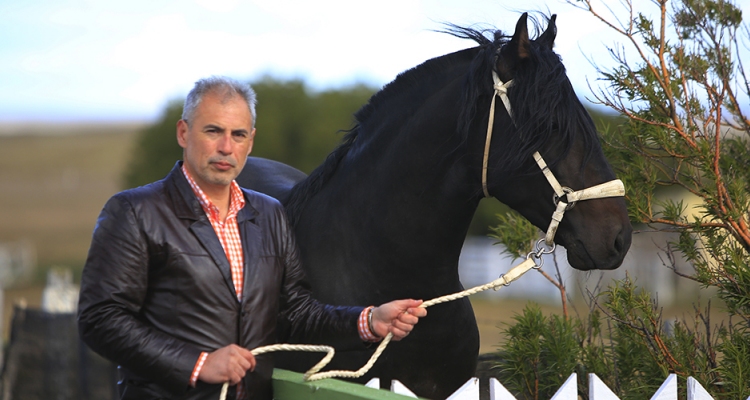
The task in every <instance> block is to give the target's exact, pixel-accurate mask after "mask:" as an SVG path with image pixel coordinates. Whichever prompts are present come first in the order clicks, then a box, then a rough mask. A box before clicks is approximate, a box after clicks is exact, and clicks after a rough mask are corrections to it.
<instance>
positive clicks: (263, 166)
mask: <svg viewBox="0 0 750 400" xmlns="http://www.w3.org/2000/svg"><path fill="white" fill-rule="evenodd" d="M305 178H307V174H305V173H304V172H302V171H300V170H298V169H297V168H294V167H292V166H290V165H287V164H284V163H282V162H278V161H274V160H270V159H267V158H261V157H248V158H247V162H246V163H245V167H244V168H243V169H242V171H241V172H240V174H239V176H237V178H236V180H237V183H238V184H239V185H240V186H242V187H243V188H247V189H250V190H254V191H256V192H260V193H263V194H266V195H268V196H271V197H273V198H275V199H277V200H278V201H279V202H281V203H282V204H286V202H287V200H288V199H289V194H290V192H291V190H292V188H293V187H294V185H296V184H297V183H298V182H300V181H302V180H304V179H305Z"/></svg>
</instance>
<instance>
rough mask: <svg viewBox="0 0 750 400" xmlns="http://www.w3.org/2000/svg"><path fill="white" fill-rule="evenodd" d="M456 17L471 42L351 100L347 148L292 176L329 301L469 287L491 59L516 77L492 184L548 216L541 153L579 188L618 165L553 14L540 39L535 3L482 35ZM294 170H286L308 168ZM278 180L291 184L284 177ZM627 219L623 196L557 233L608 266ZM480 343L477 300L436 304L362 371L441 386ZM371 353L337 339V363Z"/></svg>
mask: <svg viewBox="0 0 750 400" xmlns="http://www.w3.org/2000/svg"><path fill="white" fill-rule="evenodd" d="M448 30H449V33H451V34H453V35H455V36H458V37H463V38H467V39H473V40H474V41H476V42H477V43H478V47H474V48H470V49H467V50H463V51H459V52H456V53H452V54H448V55H445V56H442V57H438V58H435V59H432V60H429V61H426V62H425V63H423V64H422V65H420V66H418V67H415V68H413V69H411V70H409V71H406V72H404V73H402V74H400V75H399V76H398V77H397V78H396V80H395V81H393V82H392V83H390V84H388V85H386V86H385V87H384V88H383V90H381V91H380V92H379V93H377V94H375V95H374V96H373V97H372V98H371V99H370V101H369V103H368V104H367V105H365V106H364V107H363V108H362V109H360V110H359V111H358V112H357V113H356V115H355V116H356V119H357V122H358V123H357V125H356V127H355V128H354V129H353V130H351V131H350V132H349V133H348V134H347V135H346V136H345V138H344V139H343V141H342V143H341V144H340V145H339V147H338V148H337V149H336V150H334V151H333V152H332V153H331V154H330V155H329V156H328V158H327V159H326V161H325V162H324V163H323V164H322V165H321V166H320V167H318V168H317V169H316V170H315V171H314V172H313V173H312V174H311V175H310V176H309V177H307V178H306V179H304V180H302V181H301V182H299V183H298V184H296V185H295V186H294V188H293V189H292V191H291V194H290V196H289V197H288V200H287V201H286V202H285V205H286V207H287V213H288V215H289V217H290V221H291V223H292V225H293V227H294V230H295V232H296V235H297V239H298V242H299V247H300V251H301V257H302V262H303V265H304V267H305V271H306V273H307V275H308V278H309V281H310V284H311V285H312V290H313V292H314V294H315V296H316V297H317V298H318V299H319V300H321V301H323V302H326V303H331V304H345V305H368V304H381V303H383V302H385V301H389V300H393V299H398V298H408V297H411V298H418V299H425V300H427V299H432V298H435V297H438V296H441V295H445V294H449V293H454V292H458V291H461V290H462V289H463V288H462V286H461V283H460V282H459V276H458V258H459V253H460V252H461V248H462V245H463V243H464V239H465V236H466V233H467V230H468V227H469V222H470V221H471V219H472V216H473V214H474V212H475V210H476V208H477V205H478V203H479V201H481V200H482V199H483V198H484V195H483V190H482V183H481V176H482V163H483V153H484V146H485V139H486V136H485V134H486V131H487V126H488V118H489V109H490V101H491V100H492V98H493V96H494V95H493V79H492V73H493V71H495V72H496V73H497V74H498V76H499V77H500V79H501V80H502V81H504V82H507V81H510V80H511V79H512V80H513V82H514V84H513V85H512V86H511V87H510V88H509V90H508V97H509V99H510V103H511V105H512V110H513V116H512V118H511V116H510V115H509V114H508V112H507V111H506V109H505V108H504V107H502V105H501V106H498V107H497V108H496V111H495V115H494V118H495V123H494V128H493V133H494V136H493V139H492V142H491V146H490V153H489V168H488V176H487V187H488V191H489V194H490V195H491V196H493V197H495V198H497V199H498V200H500V201H502V202H503V203H505V204H507V205H509V206H510V207H512V208H514V209H515V210H517V211H518V212H520V213H521V214H522V215H524V216H525V217H526V218H527V219H528V220H529V221H531V222H532V223H533V224H534V225H536V226H538V227H540V228H542V229H546V228H547V225H548V224H549V222H550V217H551V215H552V213H553V211H554V210H555V205H554V203H553V201H552V198H553V191H552V188H551V187H550V185H549V184H548V183H547V181H546V180H545V178H544V177H543V175H542V173H541V172H540V170H539V168H538V167H537V165H536V164H535V162H534V159H533V157H532V154H533V153H534V152H536V151H539V152H540V153H541V154H542V155H543V156H544V157H545V159H546V160H547V162H548V163H549V164H550V165H551V169H552V171H553V172H554V173H555V175H556V176H557V178H558V179H559V180H560V183H561V184H563V185H565V186H568V187H570V188H573V189H574V190H578V189H582V188H586V187H590V186H592V185H596V184H599V183H602V182H606V181H609V180H612V179H614V173H613V171H612V169H611V167H610V166H609V164H608V163H607V161H606V160H605V158H604V156H603V154H602V150H601V147H600V144H599V141H598V136H597V132H596V130H595V127H594V124H593V122H592V120H591V117H590V116H589V115H588V113H587V112H586V110H585V109H584V107H583V105H582V104H581V103H580V101H579V100H578V98H577V96H576V94H575V92H574V91H573V88H572V86H571V84H570V82H569V80H568V78H567V76H566V74H565V68H564V67H563V65H562V63H561V61H560V58H559V56H558V55H557V54H555V53H554V52H553V50H552V48H553V44H554V40H555V35H556V28H555V16H552V17H551V18H549V21H548V26H547V28H546V30H544V32H543V33H542V34H541V35H539V37H538V38H537V39H535V40H531V39H530V38H529V35H528V31H527V15H526V14H524V15H523V16H522V17H521V18H520V19H519V20H518V23H517V25H516V29H515V33H514V34H513V36H512V37H508V36H505V35H503V34H502V33H501V32H499V31H497V32H494V37H492V38H487V37H485V36H484V34H482V33H481V32H478V31H476V30H472V29H468V28H461V27H456V26H451V27H450V28H448ZM253 164H257V162H253V163H250V165H249V166H248V168H253ZM251 174H252V172H251ZM292 175H293V176H292V178H291V180H290V181H289V182H290V184H291V182H293V181H295V180H296V179H301V178H302V175H301V174H297V175H296V177H295V176H294V174H292ZM240 184H244V182H242V179H241V180H240ZM250 186H251V188H252V187H253V185H250ZM254 187H255V188H256V189H260V190H261V191H263V189H264V188H263V187H258V186H257V185H256V186H254ZM279 189H280V188H279V187H278V185H276V187H275V188H273V190H276V191H278V190H279ZM276 195H277V196H279V197H281V198H284V199H286V196H287V194H286V193H284V190H281V193H280V194H278V193H277V194H276ZM631 233H632V228H631V226H630V223H629V220H628V215H627V212H626V206H625V201H624V200H623V198H621V197H619V198H606V199H597V200H590V201H586V202H582V203H580V204H578V205H576V206H575V207H574V208H572V209H571V210H570V211H568V212H567V213H566V214H565V218H564V219H563V221H562V223H561V225H560V227H559V230H558V232H557V236H556V239H555V240H556V242H557V243H558V244H560V245H562V246H564V247H565V248H566V249H567V254H568V261H569V263H570V265H572V266H573V267H575V268H577V269H580V270H591V269H614V268H617V267H618V266H619V265H620V264H621V262H622V260H623V257H624V256H625V253H626V252H627V250H628V248H629V247H630V238H631ZM502 272H505V271H498V274H499V273H502ZM478 350H479V333H478V329H477V325H476V321H475V319H474V313H473V311H472V308H471V304H470V303H469V300H468V299H462V300H458V301H453V302H449V303H445V304H440V305H436V306H434V307H431V308H430V309H429V314H428V316H427V317H426V318H423V319H422V320H421V321H420V323H419V324H418V325H417V326H416V329H415V330H414V331H413V332H412V334H411V335H410V336H409V337H408V338H407V339H405V340H403V341H401V342H398V343H392V344H391V345H390V346H389V348H388V349H387V350H386V351H385V353H383V355H382V356H381V357H380V359H379V361H378V362H377V363H376V364H375V366H374V368H373V370H372V371H371V372H370V373H369V374H368V375H367V376H366V377H365V378H364V380H366V379H369V377H373V376H377V377H380V378H381V379H383V380H385V381H389V380H390V379H398V380H400V381H401V382H403V383H404V384H406V386H408V387H409V388H410V389H411V390H413V391H414V392H415V393H416V394H418V395H420V396H425V397H429V398H445V397H447V396H449V395H450V394H451V393H452V392H453V391H455V390H456V389H457V388H458V387H459V386H461V385H462V384H463V383H464V382H465V381H466V380H467V379H469V378H470V377H471V376H472V374H473V373H474V371H475V368H476V365H477V354H478ZM370 354H371V351H363V352H361V353H343V354H337V356H336V357H335V358H334V362H333V363H332V364H331V366H330V368H335V369H339V368H346V369H358V368H359V367H361V366H362V365H363V364H364V363H365V362H366V361H367V359H368V358H369V357H370ZM279 358H281V359H282V360H281V361H280V362H278V365H280V366H282V367H286V368H291V367H293V368H294V369H297V370H304V369H306V368H307V367H309V366H310V365H312V361H310V362H309V363H308V362H307V361H305V362H303V361H302V360H303V359H306V358H307V356H305V355H301V354H299V353H295V354H288V355H281V356H280V357H279ZM313 358H314V359H315V361H317V358H319V355H315V356H313Z"/></svg>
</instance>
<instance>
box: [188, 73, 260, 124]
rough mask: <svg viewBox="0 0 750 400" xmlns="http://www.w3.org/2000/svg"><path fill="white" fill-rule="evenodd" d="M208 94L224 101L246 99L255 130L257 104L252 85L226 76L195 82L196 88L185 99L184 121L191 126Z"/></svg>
mask: <svg viewBox="0 0 750 400" xmlns="http://www.w3.org/2000/svg"><path fill="white" fill-rule="evenodd" d="M207 93H216V94H218V95H220V96H223V98H224V99H230V98H232V97H234V96H240V97H242V98H243V99H245V102H246V103H247V108H248V109H249V110H250V115H251V116H252V117H253V128H255V120H256V118H255V103H256V102H257V99H256V96H255V91H254V90H253V88H251V87H250V85H246V84H242V83H240V82H238V81H236V80H234V79H232V78H227V77H225V76H212V77H210V78H203V79H200V80H198V81H197V82H195V86H193V89H192V90H191V91H190V93H188V95H187V97H186V98H185V105H184V106H183V108H182V119H183V120H185V122H187V123H188V125H189V124H190V121H192V119H193V115H194V114H195V109H196V108H198V105H199V104H200V103H201V100H202V99H203V96H204V95H205V94H207Z"/></svg>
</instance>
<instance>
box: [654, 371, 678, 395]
mask: <svg viewBox="0 0 750 400" xmlns="http://www.w3.org/2000/svg"><path fill="white" fill-rule="evenodd" d="M651 400H677V375H675V374H669V376H668V377H667V379H666V380H665V381H664V383H662V384H661V387H659V390H657V391H656V393H655V394H654V395H653V397H651Z"/></svg>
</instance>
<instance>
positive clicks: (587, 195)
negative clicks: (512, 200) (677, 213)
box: [482, 71, 625, 246]
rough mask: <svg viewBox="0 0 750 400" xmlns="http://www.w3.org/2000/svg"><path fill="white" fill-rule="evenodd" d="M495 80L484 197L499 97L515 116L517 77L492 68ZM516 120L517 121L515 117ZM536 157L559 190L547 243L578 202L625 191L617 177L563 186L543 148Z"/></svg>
mask: <svg viewBox="0 0 750 400" xmlns="http://www.w3.org/2000/svg"><path fill="white" fill-rule="evenodd" d="M492 80H493V81H494V85H493V87H494V89H495V93H494V94H493V95H492V101H491V102H490V118H489V122H488V123H487V139H486V140H485V143H484V158H483V159H482V191H483V192H484V197H491V196H490V192H489V191H488V190H487V165H488V162H489V158H490V142H492V127H493V125H494V123H495V98H496V97H500V99H501V100H502V101H503V104H504V105H505V110H506V111H508V115H509V116H510V119H511V120H513V113H512V111H511V107H510V99H508V88H510V87H511V86H513V80H510V81H508V82H505V83H503V81H501V80H500V77H499V76H497V72H495V71H492ZM514 123H515V121H514ZM534 160H535V161H536V163H537V165H538V166H539V168H540V169H541V170H542V173H544V176H545V177H546V178H547V182H549V184H550V186H552V189H553V190H554V191H555V196H554V198H553V202H554V203H555V204H556V206H557V208H556V209H555V212H554V213H552V220H551V221H550V224H549V227H548V228H547V234H546V235H545V237H544V241H545V243H546V244H547V246H552V245H553V244H554V239H555V233H556V232H557V228H558V227H559V226H560V221H562V219H563V215H564V214H565V211H566V210H570V209H571V208H573V206H574V205H575V203H576V202H578V201H582V200H589V199H601V198H605V197H619V196H624V195H625V185H623V183H622V181H621V180H619V179H614V180H611V181H609V182H605V183H602V184H599V185H595V186H592V187H590V188H586V189H582V190H578V191H574V190H573V189H571V188H569V187H565V186H561V185H560V182H558V181H557V178H555V175H554V174H553V173H552V170H550V169H549V167H548V166H547V163H546V162H545V161H544V158H542V155H541V154H539V152H538V151H537V152H535V153H534Z"/></svg>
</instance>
